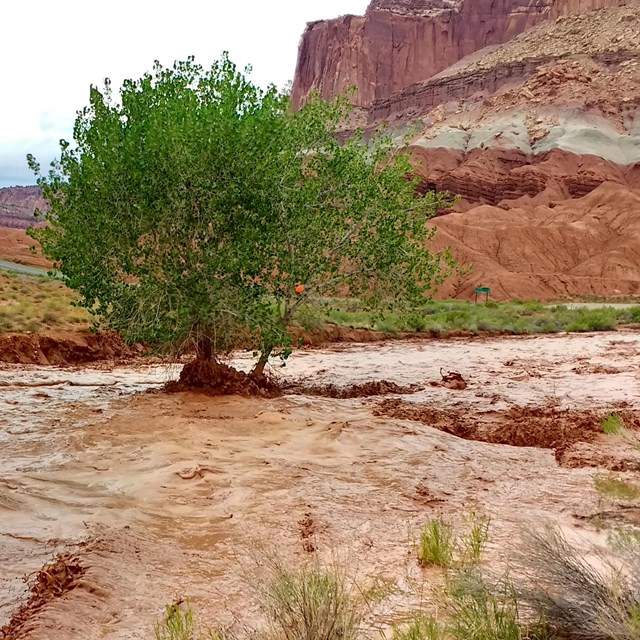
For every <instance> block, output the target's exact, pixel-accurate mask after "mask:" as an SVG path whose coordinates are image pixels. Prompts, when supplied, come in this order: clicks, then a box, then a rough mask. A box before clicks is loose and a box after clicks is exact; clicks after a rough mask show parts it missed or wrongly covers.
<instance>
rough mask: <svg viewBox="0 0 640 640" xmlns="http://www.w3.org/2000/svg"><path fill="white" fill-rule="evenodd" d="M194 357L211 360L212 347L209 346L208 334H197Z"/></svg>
mask: <svg viewBox="0 0 640 640" xmlns="http://www.w3.org/2000/svg"><path fill="white" fill-rule="evenodd" d="M196 358H197V359H198V360H211V359H212V358H213V349H212V348H211V338H209V336H204V335H203V336H199V337H198V341H197V342H196Z"/></svg>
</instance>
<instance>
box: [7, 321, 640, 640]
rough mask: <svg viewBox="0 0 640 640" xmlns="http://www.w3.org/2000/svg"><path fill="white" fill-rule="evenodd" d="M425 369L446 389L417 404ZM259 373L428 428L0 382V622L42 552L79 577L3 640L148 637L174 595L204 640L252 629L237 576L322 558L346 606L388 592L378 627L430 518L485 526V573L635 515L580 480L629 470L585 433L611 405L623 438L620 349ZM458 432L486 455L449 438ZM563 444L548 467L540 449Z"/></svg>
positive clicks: (404, 606)
mask: <svg viewBox="0 0 640 640" xmlns="http://www.w3.org/2000/svg"><path fill="white" fill-rule="evenodd" d="M228 364H229V365H230V366H233V367H234V368H235V369H237V370H239V371H245V372H248V371H250V369H251V367H252V365H253V359H252V358H251V356H250V354H238V356H237V357H235V358H234V359H233V360H231V361H230V362H229V363H228ZM441 369H442V370H443V371H445V372H447V371H457V372H459V373H460V375H461V376H462V377H463V378H464V380H465V381H466V388H465V389H462V390H456V389H449V388H446V387H442V386H438V387H432V386H430V385H429V381H432V380H437V379H439V378H440V370H441ZM278 372H279V373H278V375H279V382H280V383H281V384H282V385H285V384H299V385H307V386H311V387H327V386H329V385H335V388H336V389H345V388H348V387H350V386H356V387H358V386H360V387H361V388H366V385H372V384H373V385H374V386H375V383H376V381H380V380H386V381H387V382H388V383H389V386H388V387H387V389H396V387H395V386H394V387H392V386H391V385H396V386H397V388H411V387H412V385H415V387H419V389H417V390H415V392H414V393H412V394H411V395H410V396H406V395H405V397H404V401H403V400H402V399H400V396H401V394H400V393H399V392H397V393H396V392H394V393H392V394H391V398H389V399H387V400H386V401H385V402H386V403H387V404H388V406H390V407H393V406H400V407H403V408H404V404H409V403H408V401H409V400H410V401H411V403H412V404H413V405H415V407H416V408H417V409H416V410H417V411H420V412H421V414H420V415H423V414H425V412H426V411H430V410H434V409H437V413H435V414H434V415H433V418H434V424H427V423H425V422H422V421H418V420H413V419H407V418H408V417H410V416H407V415H406V414H405V415H402V416H400V415H398V416H397V417H396V416H391V415H387V414H385V415H375V413H376V408H377V407H379V405H380V403H381V398H375V397H373V398H369V397H352V398H343V397H338V398H328V397H319V396H314V395H310V394H306V395H299V394H285V395H282V396H279V397H267V398H264V397H238V396H219V397H213V396H210V395H207V394H204V393H195V392H181V393H174V394H166V393H159V394H157V393H154V394H149V393H136V392H139V391H145V390H155V389H161V388H162V387H163V386H164V385H165V384H166V382H167V381H168V380H171V379H176V378H177V377H178V375H179V369H178V367H173V368H171V367H167V366H164V365H163V366H142V365H141V364H139V363H136V364H135V365H133V366H131V365H129V366H113V367H111V368H108V367H105V366H103V365H100V368H99V369H98V368H96V369H92V368H89V367H75V368H65V369H60V368H55V367H47V366H34V365H2V366H0V384H2V385H3V386H2V387H1V389H0V447H2V456H1V457H0V626H1V625H3V624H7V623H8V622H9V621H10V620H11V618H12V616H13V615H14V614H16V612H19V611H20V610H21V607H22V606H23V605H24V604H25V603H28V602H29V599H30V595H31V592H30V591H29V589H28V587H27V586H25V583H24V582H23V580H22V577H23V576H24V575H30V574H34V573H36V572H38V571H39V570H40V568H41V567H43V566H45V565H48V564H50V562H51V558H52V556H53V557H57V556H58V555H59V554H72V555H73V557H75V558H78V560H79V562H80V564H81V566H82V567H85V568H86V572H85V574H84V575H83V576H82V577H81V578H80V579H79V581H78V583H77V585H76V587H75V588H74V589H71V590H70V591H66V592H65V593H63V594H62V595H60V597H56V598H52V599H51V600H49V601H48V602H47V604H46V606H43V607H41V608H38V609H36V610H32V611H30V612H29V614H28V616H27V618H28V620H27V621H26V622H25V624H24V625H23V626H21V627H20V629H19V630H17V631H16V632H15V640H17V638H20V640H77V639H78V638H100V639H101V640H129V639H130V638H147V637H152V634H153V623H154V622H155V621H157V620H158V619H159V618H160V617H161V616H162V612H163V607H164V605H165V604H166V603H169V602H174V601H176V599H177V598H184V597H187V598H190V599H191V602H192V606H193V608H194V609H195V611H196V613H197V615H198V617H199V618H200V620H201V621H202V623H203V624H204V625H209V626H212V627H223V628H225V629H228V630H229V631H230V632H232V633H233V632H241V631H242V630H243V629H245V628H246V627H245V626H244V625H246V624H251V625H255V626H260V624H261V621H262V619H261V617H260V613H259V610H258V596H257V595H256V592H255V589H254V587H255V584H256V581H259V580H258V578H257V576H258V574H257V573H256V570H255V567H256V564H259V563H260V559H261V558H264V557H265V555H266V554H271V553H277V555H278V557H280V558H282V560H283V561H284V562H286V563H297V562H302V561H304V560H305V559H308V558H309V557H310V556H312V555H313V556H315V555H317V556H318V557H319V558H321V559H328V560H331V559H333V558H339V559H340V560H341V561H342V562H343V563H345V564H346V566H347V569H348V571H349V573H350V574H352V575H354V576H356V577H357V578H358V580H359V582H360V584H361V585H362V588H363V589H366V588H367V586H368V585H370V584H372V583H377V582H380V581H383V582H384V583H385V584H391V585H393V595H392V596H391V601H390V602H384V603H381V604H380V605H376V604H374V605H372V609H371V611H370V617H371V622H372V623H373V622H375V623H380V624H383V623H384V621H385V620H387V621H388V616H389V612H390V611H392V612H393V613H394V614H395V615H402V614H403V613H406V612H407V611H409V610H411V609H412V608H413V607H415V605H416V604H417V603H418V601H419V599H420V597H421V595H420V593H418V591H419V589H417V588H416V585H421V584H423V582H424V580H425V576H424V574H423V573H422V570H421V569H420V568H419V567H418V566H417V563H416V561H415V558H414V556H413V552H412V545H411V537H412V535H413V534H415V532H416V531H418V530H419V528H420V527H421V526H422V525H423V524H424V522H425V520H426V519H427V518H429V517H433V516H436V515H438V516H442V517H445V518H447V519H450V520H451V521H452V522H453V524H454V526H455V527H456V529H459V530H462V528H463V527H464V518H465V514H468V513H469V512H470V511H475V512H477V513H480V514H483V515H485V516H487V517H489V518H490V519H491V543H490V545H489V548H488V550H487V556H486V562H487V563H488V564H490V565H492V566H493V565H496V566H501V563H503V562H504V556H505V553H506V550H508V549H509V548H511V546H512V545H513V543H514V540H516V539H517V536H518V534H519V532H520V531H521V530H522V529H523V528H529V527H531V526H535V525H539V524H543V523H546V522H555V523H558V524H560V526H561V527H563V529H564V530H566V531H567V532H570V533H571V534H572V535H581V536H587V537H588V538H589V539H590V540H592V541H593V542H595V543H596V544H604V543H605V540H606V528H607V527H608V526H619V523H620V522H626V523H631V522H632V520H633V518H636V516H637V513H640V504H638V503H630V504H625V505H621V504H619V503H618V502H616V501H610V500H607V499H603V498H602V497H601V496H600V495H599V494H598V493H597V492H596V490H595V488H594V482H593V479H594V476H595V475H596V474H601V473H613V471H611V469H615V470H616V471H615V474H616V477H619V478H620V479H627V480H629V481H633V479H634V478H637V471H635V472H633V471H630V469H633V468H634V467H633V461H634V460H635V461H636V464H637V459H638V457H639V454H638V453H637V452H635V451H634V450H633V449H632V448H631V447H629V445H627V444H626V443H625V442H624V441H623V440H621V439H620V438H617V437H604V436H603V435H601V434H599V433H596V431H595V428H596V426H595V425H596V422H597V418H598V417H601V416H603V415H605V414H606V413H608V412H609V411H611V410H614V409H615V410H617V411H619V412H620V413H621V414H624V419H625V421H626V423H627V426H628V427H631V428H632V427H634V419H635V415H636V412H637V411H640V400H638V398H640V394H639V393H638V391H639V383H640V335H639V334H637V333H633V332H617V333H612V334H593V335H580V336H548V337H537V338H504V339H482V340H471V341H469V340H445V341H438V342H435V341H434V342H428V343H427V342H401V341H393V342H389V343H380V344H375V345H371V344H360V345H358V344H355V345H332V346H331V347H330V348H325V349H316V350H302V351H297V352H296V353H294V355H293V356H292V358H291V360H290V361H289V362H288V364H287V367H286V368H284V369H278ZM29 385H31V386H29ZM383 386H386V384H385V385H383ZM378 389H379V387H378ZM393 396H398V398H399V400H398V402H397V403H395V404H394V403H392V399H393ZM532 407H537V409H532ZM574 418H575V419H576V424H577V426H575V425H574V426H573V428H572V422H573V420H574ZM438 421H440V422H442V424H443V425H445V426H447V425H449V426H450V427H451V430H452V431H454V433H451V432H449V433H448V432H447V431H446V430H442V429H441V428H438V427H439V424H440V423H439V422H438ZM456 421H457V422H456ZM454 423H455V424H457V425H458V426H455V424H454ZM467 423H469V424H471V425H476V427H477V429H478V431H481V432H482V433H485V430H487V432H490V433H491V434H492V435H491V437H490V438H485V440H488V441H485V440H482V439H465V438H464V437H460V435H461V434H463V429H464V427H465V424H467ZM512 423H513V424H512ZM554 423H556V424H557V427H558V429H557V431H558V432H557V433H554V432H553V425H554ZM492 425H494V426H495V428H494V427H492ZM492 429H493V431H492ZM455 430H459V431H458V433H455ZM500 431H504V433H505V434H506V435H504V436H503V437H501V436H500ZM528 431H531V434H533V435H531V434H529V433H528ZM535 434H538V435H535ZM540 434H544V436H543V435H540ZM534 438H535V439H534ZM500 441H506V443H505V444H501V443H500ZM567 443H571V444H569V446H568V447H566V448H565V449H564V453H563V457H562V459H561V460H557V459H556V455H555V453H554V449H552V448H544V447H551V446H553V447H556V451H557V449H558V448H562V446H563V445H564V444H567ZM514 444H515V445H527V446H511V445H514ZM531 444H535V445H536V446H528V445H531ZM559 462H560V464H559ZM636 468H637V467H636ZM598 514H600V515H598ZM634 514H635V515H634ZM596 524H597V526H598V527H600V528H603V527H604V529H603V533H598V532H597V531H596ZM12 640H14V638H12Z"/></svg>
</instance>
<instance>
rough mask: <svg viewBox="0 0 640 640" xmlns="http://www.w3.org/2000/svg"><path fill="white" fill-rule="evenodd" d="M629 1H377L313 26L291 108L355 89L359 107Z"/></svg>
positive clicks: (303, 49)
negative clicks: (536, 31) (491, 50)
mask: <svg viewBox="0 0 640 640" xmlns="http://www.w3.org/2000/svg"><path fill="white" fill-rule="evenodd" d="M625 3H626V0H373V1H372V2H371V4H370V5H369V8H368V9H367V11H366V13H365V15H364V16H361V17H359V16H343V17H341V18H336V19H334V20H326V21H321V22H314V23H310V24H309V25H307V28H306V30H305V32H304V34H303V36H302V40H301V42H300V48H299V52H298V64H297V69H296V74H295V78H294V83H293V102H294V105H296V106H299V105H300V104H302V103H303V102H304V100H305V99H306V97H307V96H308V95H309V93H310V92H311V91H314V90H317V91H318V92H319V93H320V95H321V96H322V97H323V98H325V99H330V98H332V97H334V96H336V95H339V94H342V93H344V92H345V91H346V90H347V89H348V88H349V87H352V86H355V87H356V93H355V95H354V97H353V99H352V101H353V102H354V104H356V105H358V106H363V107H367V106H369V105H370V104H371V103H372V102H373V101H374V100H380V99H384V98H387V97H389V96H390V95H391V94H392V93H395V92H396V91H401V90H402V89H404V88H405V87H407V86H409V85H411V84H414V83H417V82H421V81H423V80H426V79H428V78H430V77H431V76H433V75H435V74H436V73H439V72H440V71H442V70H443V69H446V68H447V67H449V66H451V65H452V64H454V63H456V62H457V61H458V60H460V59H461V58H463V57H464V56H466V55H468V54H470V53H473V52H474V51H477V50H478V49H481V48H483V47H485V46H488V45H492V44H500V43H503V42H506V41H508V40H510V39H511V38H513V37H514V36H516V35H518V34H519V33H522V32H523V31H525V30H527V29H529V28H531V27H533V26H535V25H538V24H540V23H541V22H544V21H545V20H551V19H555V18H557V17H560V16H564V15H571V14H573V13H580V12H584V11H590V10H594V9H601V8H604V7H608V6H618V5H622V4H625Z"/></svg>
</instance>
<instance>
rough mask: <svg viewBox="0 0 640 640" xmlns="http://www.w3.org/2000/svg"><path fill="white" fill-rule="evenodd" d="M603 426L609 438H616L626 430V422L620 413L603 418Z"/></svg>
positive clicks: (609, 414)
mask: <svg viewBox="0 0 640 640" xmlns="http://www.w3.org/2000/svg"><path fill="white" fill-rule="evenodd" d="M601 426H602V430H603V431H604V432H605V433H606V434H607V435H608V436H615V435H618V434H619V433H621V432H622V430H623V429H624V420H623V419H622V417H621V416H620V414H619V413H608V414H607V415H606V416H604V418H602V422H601Z"/></svg>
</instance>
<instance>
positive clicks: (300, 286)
mask: <svg viewBox="0 0 640 640" xmlns="http://www.w3.org/2000/svg"><path fill="white" fill-rule="evenodd" d="M303 292H304V285H303V284H302V283H301V282H298V284H297V285H296V293H303Z"/></svg>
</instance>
